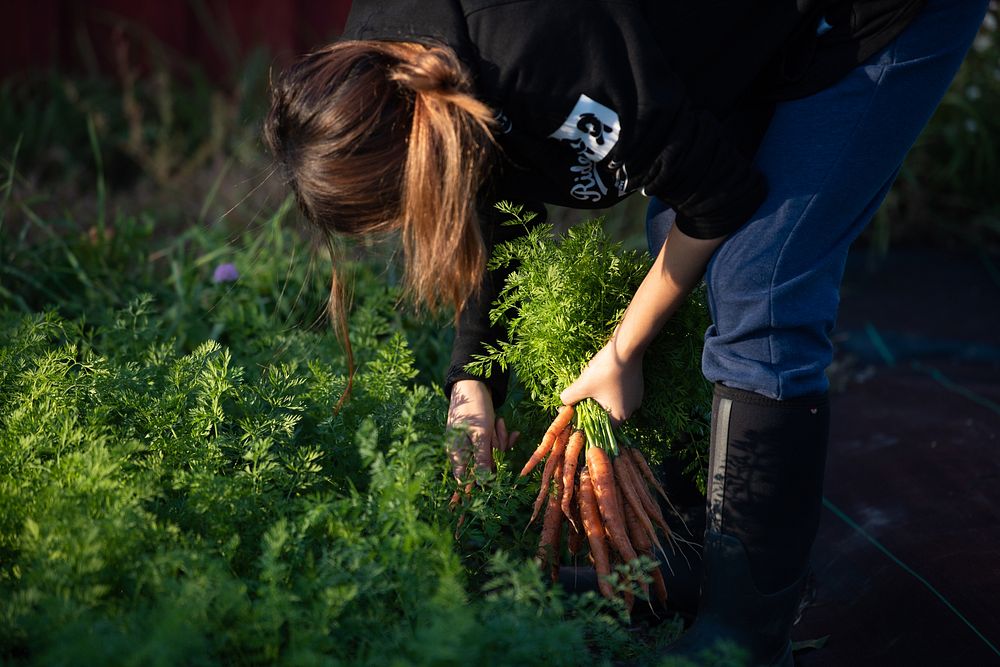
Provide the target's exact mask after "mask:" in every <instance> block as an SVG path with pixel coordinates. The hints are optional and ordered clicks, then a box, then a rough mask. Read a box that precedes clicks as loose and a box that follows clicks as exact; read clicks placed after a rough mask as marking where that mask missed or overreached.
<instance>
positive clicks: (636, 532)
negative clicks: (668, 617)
mask: <svg viewBox="0 0 1000 667" xmlns="http://www.w3.org/2000/svg"><path fill="white" fill-rule="evenodd" d="M625 523H627V524H628V536H629V537H630V538H631V539H632V546H634V547H635V550H636V552H637V553H638V554H639V555H640V556H646V557H647V558H650V559H652V560H655V559H654V558H653V543H652V542H650V540H649V535H648V534H647V533H646V529H645V528H644V527H643V525H642V523H641V522H640V521H639V517H637V516H636V514H635V510H633V509H632V507H631V506H630V505H626V506H625ZM649 576H650V577H652V578H653V592H654V593H655V594H656V599H657V600H659V601H660V604H662V605H666V604H667V586H666V584H665V583H664V581H663V573H662V572H660V567H659V565H657V566H656V567H655V568H653V570H652V572H650V573H649Z"/></svg>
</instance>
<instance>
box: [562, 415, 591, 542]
mask: <svg viewBox="0 0 1000 667" xmlns="http://www.w3.org/2000/svg"><path fill="white" fill-rule="evenodd" d="M585 443H586V438H585V437H584V435H583V431H573V435H571V436H570V437H569V443H568V444H567V445H566V460H565V461H564V462H563V475H562V477H563V487H564V488H565V489H566V492H565V493H563V499H562V511H563V514H565V515H566V518H567V519H569V522H570V523H573V516H572V512H571V511H570V506H571V503H572V501H573V486H574V484H573V483H574V481H575V480H576V467H577V465H579V463H580V452H581V450H583V446H584V444H585Z"/></svg>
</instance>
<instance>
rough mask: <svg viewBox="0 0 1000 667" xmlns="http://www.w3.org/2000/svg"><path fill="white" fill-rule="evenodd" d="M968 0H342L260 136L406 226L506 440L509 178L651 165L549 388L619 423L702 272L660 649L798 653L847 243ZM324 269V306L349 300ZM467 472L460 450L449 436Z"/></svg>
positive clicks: (953, 41) (422, 277) (481, 422)
mask: <svg viewBox="0 0 1000 667" xmlns="http://www.w3.org/2000/svg"><path fill="white" fill-rule="evenodd" d="M985 8H986V2H985V0H979V1H976V2H971V1H968V0H966V1H963V2H959V1H957V0H950V1H949V0H928V1H926V2H925V1H924V0H868V1H860V0H816V1H814V2H783V3H778V2H775V3H768V4H765V3H720V2H691V3H680V2H674V3H666V2H638V1H637V2H625V1H616V2H611V1H610V0H609V1H606V2H598V1H588V2H582V1H579V0H577V1H576V2H568V1H555V0H549V1H548V2H528V1H518V2H512V1H510V0H507V1H503V0H493V1H488V0H478V1H473V0H463V1H458V0H453V1H447V0H434V1H428V0H421V1H420V2H417V0H391V1H389V2H371V1H368V0H356V2H355V6H354V7H353V8H352V12H351V16H350V18H349V20H348V26H347V29H346V32H345V35H344V37H343V39H342V40H341V41H339V42H337V43H335V44H333V45H331V46H329V47H327V48H325V49H322V50H320V51H318V52H316V53H313V54H310V55H308V56H306V57H305V58H303V59H302V60H301V61H299V62H298V63H296V64H295V65H294V66H293V67H292V68H291V69H290V70H289V71H288V72H286V73H285V74H284V76H283V77H282V78H281V79H280V81H279V82H278V83H277V84H276V86H275V89H274V98H273V107H272V110H271V114H270V116H269V118H268V121H267V126H266V137H267V141H268V144H269V145H270V147H271V149H272V150H273V152H274V153H275V155H276V157H277V159H278V160H279V162H280V163H282V164H283V165H284V168H285V170H286V173H287V175H288V179H289V182H290V184H291V186H292V188H293V189H294V191H295V193H296V195H297V197H298V201H299V203H300V205H301V207H302V209H303V211H304V212H305V214H306V215H307V217H309V219H310V220H312V221H313V222H314V223H316V224H317V225H319V226H320V227H321V228H322V229H323V230H324V231H326V232H327V233H330V234H333V233H335V232H336V233H342V234H368V233H372V232H379V231H387V230H398V231H399V232H400V234H401V237H402V244H403V250H404V259H405V265H406V274H405V285H406V287H407V288H408V291H409V292H410V294H411V295H412V296H413V297H414V298H415V299H416V300H417V301H418V302H420V303H422V304H424V305H426V306H427V307H429V308H437V307H440V306H448V307H454V308H455V309H456V312H457V313H459V315H458V331H457V336H456V344H455V348H454V353H453V357H452V367H451V370H450V371H449V374H448V377H447V380H446V391H448V393H449V395H450V400H451V406H450V409H449V415H448V420H449V423H450V424H463V425H466V426H467V427H468V429H469V433H470V443H471V444H472V449H474V451H475V460H476V462H477V463H478V464H479V465H482V466H488V465H490V462H491V461H492V457H491V449H492V448H493V447H505V446H507V444H508V438H507V436H506V434H505V433H504V429H503V428H502V424H500V423H496V424H495V423H494V408H495V406H496V405H499V404H500V403H501V402H502V401H503V399H504V393H505V387H506V378H505V377H503V375H502V374H501V373H499V372H497V373H494V374H493V376H492V377H491V379H490V380H488V381H482V380H480V379H477V378H474V377H472V376H469V375H468V374H465V373H464V372H463V370H462V367H463V366H464V364H465V363H466V362H467V361H469V360H470V357H471V355H472V354H474V353H475V352H476V351H477V350H478V349H479V348H480V346H481V345H482V343H483V342H489V341H492V340H495V339H496V338H497V337H498V335H499V332H498V331H495V330H494V329H493V328H492V327H491V326H490V324H489V320H488V318H487V316H486V313H487V311H488V306H489V303H490V302H491V300H492V298H493V295H494V294H495V290H496V289H497V287H498V285H499V284H500V280H502V278H503V276H502V275H489V274H485V273H484V270H483V266H484V260H485V258H486V256H487V253H488V248H489V246H490V245H491V244H492V243H495V242H496V241H498V240H499V239H501V238H503V237H504V235H507V234H510V233H512V230H513V229H514V228H511V227H501V226H499V225H498V224H497V220H496V219H495V216H492V215H491V214H490V210H491V209H490V204H491V203H492V202H494V201H497V200H500V199H508V200H512V201H514V202H517V203H521V204H524V205H526V206H527V207H528V208H529V209H532V210H536V211H538V212H540V213H544V203H554V204H560V205H569V206H575V207H580V208H603V207H607V206H609V205H611V204H613V203H615V202H616V201H618V200H620V199H621V198H623V197H625V196H628V195H629V194H631V193H633V192H635V191H637V190H640V189H641V190H642V191H643V193H644V194H646V195H648V196H650V197H652V201H651V204H650V212H649V216H648V220H647V233H648V238H649V242H650V252H651V253H653V254H654V255H655V257H656V259H655V262H654V264H653V267H652V269H651V270H650V272H649V274H648V275H647V276H646V278H645V280H644V281H643V283H642V285H641V286H640V288H639V289H638V291H637V292H636V294H635V296H634V298H633V300H632V302H631V304H630V306H629V308H628V310H627V311H626V314H625V316H624V318H623V320H622V323H621V326H620V327H619V328H618V330H617V332H616V334H615V336H614V337H613V339H612V340H611V341H609V342H608V344H607V345H606V346H605V347H604V348H603V349H602V350H601V351H599V352H598V353H597V354H596V355H595V356H594V358H593V359H592V360H591V362H590V364H589V366H588V367H587V368H586V370H585V371H584V372H583V373H582V374H581V375H580V377H579V378H578V379H577V380H576V381H575V382H574V383H573V384H572V385H571V386H569V387H567V388H566V389H565V391H564V392H563V394H562V396H561V398H562V400H563V402H564V403H575V402H577V401H579V400H581V399H583V398H585V397H588V396H589V397H592V398H594V399H596V400H597V401H598V402H599V403H601V405H603V406H604V407H605V408H606V409H607V410H608V411H609V412H610V414H611V416H612V419H613V421H615V422H620V421H622V420H624V419H627V418H628V416H629V415H630V414H631V413H632V412H633V411H634V410H635V409H636V408H637V407H638V405H639V403H640V401H641V398H642V376H641V372H642V364H641V360H642V354H643V350H644V349H645V347H646V345H647V344H648V343H649V341H650V340H651V339H652V338H653V337H654V336H655V334H656V332H657V331H658V330H659V329H660V327H662V325H663V323H664V322H665V321H666V320H667V319H668V318H669V317H670V315H671V314H672V313H673V311H674V309H675V308H676V307H677V305H678V304H679V303H680V302H681V301H682V300H683V298H684V297H685V295H686V294H687V293H688V292H689V291H690V290H691V289H692V288H693V287H694V286H695V285H696V284H697V283H698V282H699V281H700V280H701V279H702V278H704V279H705V280H706V282H707V285H708V293H709V305H710V310H711V314H712V318H713V324H712V326H711V327H710V328H709V330H708V331H707V332H706V344H705V353H704V358H703V370H704V373H705V375H706V377H707V378H708V379H709V380H711V381H712V382H713V383H715V387H716V390H715V400H714V405H713V423H712V435H711V456H710V477H709V479H710V481H709V488H708V525H707V529H706V532H705V543H704V555H703V563H704V568H703V572H702V574H701V577H702V579H701V601H700V604H699V609H698V615H697V619H696V621H695V623H694V625H693V626H692V628H691V629H690V630H689V631H688V632H687V633H686V634H685V636H684V637H682V638H681V640H679V641H678V642H676V643H675V644H674V645H672V646H671V647H670V649H669V653H670V654H671V655H676V656H693V655H696V654H697V653H698V652H699V651H701V650H702V649H704V648H706V647H711V646H713V645H714V644H715V643H716V642H718V641H720V640H731V641H735V642H736V643H737V644H739V645H740V646H742V647H743V648H744V649H745V650H746V651H747V652H748V655H749V657H750V659H751V660H752V661H753V664H774V665H790V664H792V663H791V647H790V641H789V634H790V628H791V625H792V622H793V618H794V616H795V614H796V611H797V607H798V602H799V599H800V596H801V591H802V587H803V582H804V579H805V577H806V572H807V568H808V557H809V550H810V548H811V545H812V542H813V539H814V537H815V533H816V527H817V522H818V518H819V507H820V500H821V495H822V479H823V466H824V460H825V455H826V441H827V432H828V422H829V418H828V408H827V398H826V392H827V381H826V377H825V368H826V366H827V365H828V364H829V362H830V360H831V358H832V347H831V344H830V341H829V333H830V330H831V328H832V326H833V322H834V319H835V316H836V310H837V303H838V290H839V285H840V280H841V277H842V273H843V268H844V262H845V259H846V253H847V248H848V246H849V245H850V243H851V241H852V240H853V239H854V238H856V236H857V235H858V233H859V232H860V231H861V229H862V228H863V227H864V225H865V224H866V223H867V222H868V221H869V220H870V219H871V217H872V215H873V214H874V211H875V210H876V208H877V207H878V205H879V204H880V203H881V201H882V199H883V197H884V196H885V194H886V192H887V190H888V188H889V186H890V185H891V183H892V180H893V178H894V177H895V174H896V172H897V170H898V168H899V165H900V163H901V162H902V159H903V157H904V155H905V153H906V151H907V150H908V149H909V147H910V146H911V145H912V143H913V141H914V140H915V139H916V137H917V135H918V134H919V132H920V130H921V129H922V127H923V126H924V124H925V123H926V122H927V120H928V119H929V118H930V115H931V113H932V111H933V109H934V107H935V106H936V105H937V103H938V101H939V100H940V98H941V96H942V95H943V93H944V90H945V89H946V87H947V85H948V83H949V82H950V80H951V78H952V76H953V75H954V73H955V71H956V70H957V68H958V66H959V64H960V62H961V60H962V57H963V56H964V53H965V51H966V49H967V48H968V45H969V44H970V43H971V41H972V38H973V36H974V34H975V31H976V29H977V27H978V25H979V23H980V21H981V20H982V17H983V14H984V12H985ZM338 294H339V293H338V290H337V280H336V276H335V279H334V288H333V289H332V290H331V312H333V313H334V315H335V321H338V322H341V323H342V322H343V312H342V306H341V305H340V301H339V296H338ZM455 464H456V474H457V475H458V476H459V477H462V476H464V474H465V461H464V452H463V451H462V450H461V449H459V450H458V451H457V452H456V453H455Z"/></svg>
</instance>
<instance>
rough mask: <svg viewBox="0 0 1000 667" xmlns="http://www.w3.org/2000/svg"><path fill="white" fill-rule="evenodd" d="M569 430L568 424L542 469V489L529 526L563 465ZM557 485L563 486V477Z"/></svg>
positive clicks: (536, 500)
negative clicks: (554, 474) (558, 468)
mask: <svg viewBox="0 0 1000 667" xmlns="http://www.w3.org/2000/svg"><path fill="white" fill-rule="evenodd" d="M569 429H570V427H569V425H568V424H567V425H566V427H565V428H564V429H563V430H562V432H561V433H560V434H559V435H558V436H557V437H556V442H555V444H554V445H552V451H551V452H549V460H548V461H546V462H545V467H544V468H543V469H542V487H541V488H540V489H538V497H537V498H535V506H534V507H533V508H532V512H531V518H530V519H528V525H529V526H530V525H531V523H532V522H533V521H534V520H535V518H536V517H537V516H538V512H539V511H541V509H542V505H543V504H544V503H545V496H547V495H548V494H549V482H551V481H552V474H553V473H554V472H555V469H556V468H557V467H560V466H561V464H562V459H563V454H564V453H565V452H566V442H567V441H568V440H569ZM556 484H557V485H559V486H562V475H560V476H559V477H558V478H557V479H556Z"/></svg>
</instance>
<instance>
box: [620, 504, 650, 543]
mask: <svg viewBox="0 0 1000 667" xmlns="http://www.w3.org/2000/svg"><path fill="white" fill-rule="evenodd" d="M625 523H626V525H627V526H628V536H629V539H630V540H632V546H633V547H635V550H636V553H639V554H646V553H647V552H652V549H653V543H652V542H650V540H649V535H648V534H647V533H646V530H645V528H643V526H642V523H641V522H640V521H639V517H637V516H636V515H635V510H634V509H632V506H631V505H625Z"/></svg>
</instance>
